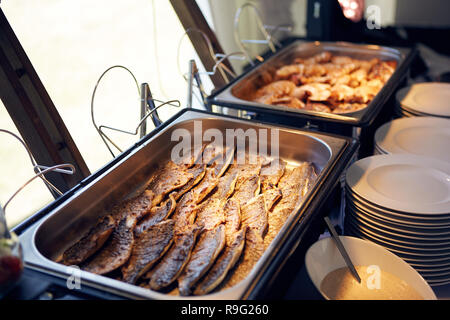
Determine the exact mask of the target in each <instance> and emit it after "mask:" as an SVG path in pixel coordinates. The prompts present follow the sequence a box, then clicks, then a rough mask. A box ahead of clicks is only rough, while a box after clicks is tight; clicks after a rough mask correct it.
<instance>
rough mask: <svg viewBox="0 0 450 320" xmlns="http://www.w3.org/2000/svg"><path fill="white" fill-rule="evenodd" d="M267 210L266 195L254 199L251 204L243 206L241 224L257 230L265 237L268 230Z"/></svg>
mask: <svg viewBox="0 0 450 320" xmlns="http://www.w3.org/2000/svg"><path fill="white" fill-rule="evenodd" d="M267 222H268V218H267V209H266V201H265V199H264V194H260V195H258V196H257V197H255V198H253V199H252V200H251V201H250V202H249V203H247V204H246V205H244V206H241V224H242V225H247V226H248V227H249V229H252V230H255V231H256V232H258V234H259V235H260V236H261V237H263V236H264V233H265V231H266V229H267Z"/></svg>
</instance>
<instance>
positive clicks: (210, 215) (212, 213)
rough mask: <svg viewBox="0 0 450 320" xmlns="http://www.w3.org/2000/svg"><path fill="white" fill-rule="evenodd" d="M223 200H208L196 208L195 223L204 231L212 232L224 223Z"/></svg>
mask: <svg viewBox="0 0 450 320" xmlns="http://www.w3.org/2000/svg"><path fill="white" fill-rule="evenodd" d="M223 206H224V201H223V199H209V200H207V201H205V202H203V203H202V204H200V205H199V206H198V210H197V219H196V220H195V223H196V224H197V225H199V226H201V227H202V228H203V229H205V230H213V229H214V228H216V227H217V226H218V225H220V224H222V223H224V222H225V216H224V214H223Z"/></svg>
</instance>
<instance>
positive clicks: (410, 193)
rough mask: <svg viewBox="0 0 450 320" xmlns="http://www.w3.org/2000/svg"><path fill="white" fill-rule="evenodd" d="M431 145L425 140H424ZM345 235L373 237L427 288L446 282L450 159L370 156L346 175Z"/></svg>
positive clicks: (449, 280)
mask: <svg viewBox="0 0 450 320" xmlns="http://www.w3.org/2000/svg"><path fill="white" fill-rule="evenodd" d="M430 143H431V142H430ZM345 194H346V215H345V233H346V234H348V235H353V236H357V237H359V238H362V239H366V240H370V241H373V242H375V243H377V244H379V245H381V246H383V247H385V248H386V249H388V250H390V251H391V252H393V253H394V254H396V255H398V256H399V257H401V258H402V259H404V260H405V261H406V262H408V263H409V264H410V265H411V266H413V267H414V268H415V269H416V270H417V271H418V272H419V273H420V274H421V275H422V276H423V277H424V278H425V279H426V280H427V282H428V283H429V284H430V285H432V286H440V285H444V284H449V283H450V163H449V162H446V161H442V160H438V159H433V158H429V157H422V156H415V155H405V154H396V155H376V156H372V157H368V158H364V159H361V160H358V161H356V162H355V163H353V164H352V165H351V166H350V168H349V169H348V171H347V174H346V192H345Z"/></svg>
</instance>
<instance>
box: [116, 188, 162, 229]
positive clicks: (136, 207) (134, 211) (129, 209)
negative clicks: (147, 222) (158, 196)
mask: <svg viewBox="0 0 450 320" xmlns="http://www.w3.org/2000/svg"><path fill="white" fill-rule="evenodd" d="M154 199H155V195H154V193H153V191H151V190H144V192H142V193H141V194H140V195H138V196H136V197H133V198H131V199H128V200H125V201H123V202H122V203H119V204H117V205H116V206H114V207H113V208H112V209H111V215H112V216H113V218H114V220H116V221H117V222H118V221H120V220H122V219H123V218H126V217H127V216H129V215H134V216H135V217H136V218H137V219H138V220H139V219H141V218H142V217H144V216H145V215H147V214H148V213H149V212H150V210H151V208H152V206H153V204H154V202H153V200H154Z"/></svg>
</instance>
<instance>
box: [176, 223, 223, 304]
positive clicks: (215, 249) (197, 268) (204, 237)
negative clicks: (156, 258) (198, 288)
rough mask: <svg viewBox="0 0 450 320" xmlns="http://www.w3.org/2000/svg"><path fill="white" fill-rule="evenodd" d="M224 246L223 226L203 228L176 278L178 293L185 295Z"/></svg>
mask: <svg viewBox="0 0 450 320" xmlns="http://www.w3.org/2000/svg"><path fill="white" fill-rule="evenodd" d="M224 246H225V226H224V225H223V224H221V225H219V226H218V227H216V228H215V229H213V230H205V231H203V232H202V234H201V235H200V238H199V240H198V242H197V244H196V245H195V247H194V250H193V252H192V255H191V258H190V259H189V262H188V263H187V265H186V267H185V268H184V270H183V272H182V274H181V275H180V277H179V278H178V289H179V291H180V294H181V295H183V296H187V295H189V294H190V293H191V289H192V287H193V285H194V284H195V283H196V282H197V281H198V280H199V279H200V277H202V276H203V275H204V274H205V273H206V271H208V269H209V268H210V267H211V265H212V264H213V263H214V261H215V260H216V258H217V256H218V255H219V253H220V252H221V251H222V249H223V247H224Z"/></svg>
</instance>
